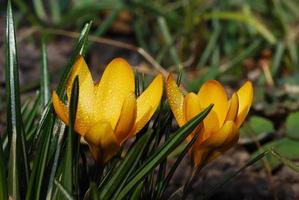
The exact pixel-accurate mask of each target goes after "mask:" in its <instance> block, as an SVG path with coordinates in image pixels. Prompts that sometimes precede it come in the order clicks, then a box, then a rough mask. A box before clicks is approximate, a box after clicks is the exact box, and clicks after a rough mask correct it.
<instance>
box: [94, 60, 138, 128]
mask: <svg viewBox="0 0 299 200" xmlns="http://www.w3.org/2000/svg"><path fill="white" fill-rule="evenodd" d="M134 91H135V80H134V73H133V70H132V68H131V66H130V65H129V64H128V63H127V61H126V60H124V59H122V58H116V59H113V60H112V61H111V62H110V63H109V64H108V66H107V67H106V69H105V71H104V73H103V76H102V78H101V81H100V82H99V83H98V84H97V85H96V100H97V108H98V111H97V113H98V114H99V115H101V117H102V119H105V120H108V121H109V122H110V123H111V126H112V129H114V128H115V126H116V123H117V121H118V119H119V116H120V113H121V108H122V105H123V102H124V100H125V98H126V97H127V95H128V94H129V93H131V92H134Z"/></svg>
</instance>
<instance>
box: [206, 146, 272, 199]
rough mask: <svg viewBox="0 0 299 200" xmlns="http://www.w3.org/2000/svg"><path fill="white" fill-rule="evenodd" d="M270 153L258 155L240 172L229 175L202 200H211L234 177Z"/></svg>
mask: <svg viewBox="0 0 299 200" xmlns="http://www.w3.org/2000/svg"><path fill="white" fill-rule="evenodd" d="M268 153H269V151H268V150H267V151H264V152H262V153H260V154H259V155H257V156H256V157H255V158H253V159H251V160H250V161H249V162H247V163H246V164H245V165H244V166H243V167H241V168H240V169H239V170H238V171H236V172H234V173H232V174H230V175H228V176H227V177H225V178H224V180H223V181H222V182H220V183H219V184H217V185H216V186H214V187H213V188H211V189H210V190H209V191H208V192H207V194H205V195H204V196H203V197H202V198H200V199H209V198H211V197H212V196H213V195H214V194H215V193H216V192H217V191H218V190H219V189H221V188H222V187H223V186H224V185H226V184H227V183H228V182H229V181H231V180H232V179H233V178H234V177H236V176H238V175H239V174H240V173H241V172H243V171H244V170H245V169H246V168H247V167H250V166H251V165H253V164H254V163H256V162H257V161H259V160H260V159H262V158H263V157H265V156H266V155H267V154H268Z"/></svg>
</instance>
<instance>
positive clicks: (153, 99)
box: [133, 74, 163, 134]
mask: <svg viewBox="0 0 299 200" xmlns="http://www.w3.org/2000/svg"><path fill="white" fill-rule="evenodd" d="M162 94H163V76H162V75H161V74H159V75H157V76H156V77H155V79H154V80H153V81H152V82H151V83H150V85H149V86H148V87H147V88H146V89H145V91H144V92H143V93H142V94H141V95H140V96H139V97H138V98H137V116H136V127H135V129H134V133H133V134H136V133H137V132H138V131H140V130H141V129H142V128H143V126H145V124H146V123H147V122H148V121H149V120H150V119H151V117H152V116H153V114H154V113H155V111H156V110H157V108H158V106H159V104H160V101H161V98H162Z"/></svg>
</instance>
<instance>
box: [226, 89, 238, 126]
mask: <svg viewBox="0 0 299 200" xmlns="http://www.w3.org/2000/svg"><path fill="white" fill-rule="evenodd" d="M238 109H239V98H238V95H237V94H236V93H234V94H233V96H232V98H231V99H230V101H229V107H228V112H227V115H226V119H225V121H229V120H232V121H235V120H236V118H237V114H238Z"/></svg>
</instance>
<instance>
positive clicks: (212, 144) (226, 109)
mask: <svg viewBox="0 0 299 200" xmlns="http://www.w3.org/2000/svg"><path fill="white" fill-rule="evenodd" d="M166 93H167V98H168V101H169V104H170V107H171V110H172V112H173V114H174V117H175V119H176V121H177V122H178V124H179V126H183V125H184V124H185V123H186V122H187V121H189V120H190V119H192V118H193V117H194V116H195V115H197V114H198V113H200V112H201V111H202V110H203V109H204V108H206V107H207V106H209V105H210V104H214V107H213V108H212V110H211V111H210V113H209V114H208V116H207V117H206V118H205V119H204V120H203V123H201V124H200V125H199V126H198V128H197V129H196V130H195V131H193V133H192V134H193V135H194V134H199V138H198V139H197V141H196V142H195V144H194V145H193V147H192V149H191V150H190V153H191V156H192V159H193V162H194V164H195V165H196V166H200V165H201V163H203V161H207V162H208V161H211V160H212V159H214V158H216V157H217V156H219V155H220V154H222V153H224V152H225V151H227V150H228V149H229V148H230V147H232V146H233V145H234V144H235V143H237V141H238V139H239V131H238V130H239V128H240V126H241V124H242V123H243V121H244V119H245V117H246V116H247V114H248V111H249V109H250V106H251V104H252V99H253V87H252V84H251V82H249V81H247V82H246V83H245V84H244V85H243V86H242V87H241V88H240V89H239V90H238V91H237V92H235V93H234V94H233V95H232V97H231V99H230V100H228V98H227V94H226V92H225V89H224V88H223V86H222V85H221V84H220V83H219V82H217V81H215V80H209V81H207V82H205V83H204V84H203V85H202V87H201V88H200V90H199V91H198V93H197V94H195V93H192V92H191V93H188V94H187V95H185V96H184V95H183V93H182V92H181V90H180V89H179V87H178V86H177V84H176V82H175V80H174V79H173V76H172V75H171V74H170V75H169V76H168V78H167V83H166ZM192 134H191V136H189V137H188V138H187V140H188V141H190V140H191V138H192Z"/></svg>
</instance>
